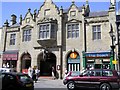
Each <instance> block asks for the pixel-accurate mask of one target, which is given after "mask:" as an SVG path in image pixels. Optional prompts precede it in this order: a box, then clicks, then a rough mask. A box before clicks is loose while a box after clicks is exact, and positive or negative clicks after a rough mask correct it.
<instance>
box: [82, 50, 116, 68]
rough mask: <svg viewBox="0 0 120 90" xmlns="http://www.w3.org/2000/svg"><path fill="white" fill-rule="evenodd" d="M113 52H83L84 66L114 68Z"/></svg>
mask: <svg viewBox="0 0 120 90" xmlns="http://www.w3.org/2000/svg"><path fill="white" fill-rule="evenodd" d="M112 59H113V56H112V55H111V52H83V67H84V68H89V69H113V68H114V65H113V63H112Z"/></svg>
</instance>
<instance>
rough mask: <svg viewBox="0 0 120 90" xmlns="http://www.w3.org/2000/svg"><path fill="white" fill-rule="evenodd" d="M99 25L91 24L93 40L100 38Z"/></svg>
mask: <svg viewBox="0 0 120 90" xmlns="http://www.w3.org/2000/svg"><path fill="white" fill-rule="evenodd" d="M101 36H102V35H101V25H93V26H92V39H93V40H101V39H102V37H101Z"/></svg>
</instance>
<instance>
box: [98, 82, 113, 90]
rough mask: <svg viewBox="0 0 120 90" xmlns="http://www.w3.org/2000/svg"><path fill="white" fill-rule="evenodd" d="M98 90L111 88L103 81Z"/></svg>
mask: <svg viewBox="0 0 120 90" xmlns="http://www.w3.org/2000/svg"><path fill="white" fill-rule="evenodd" d="M100 90H111V87H110V85H109V84H107V83H103V84H101V85H100Z"/></svg>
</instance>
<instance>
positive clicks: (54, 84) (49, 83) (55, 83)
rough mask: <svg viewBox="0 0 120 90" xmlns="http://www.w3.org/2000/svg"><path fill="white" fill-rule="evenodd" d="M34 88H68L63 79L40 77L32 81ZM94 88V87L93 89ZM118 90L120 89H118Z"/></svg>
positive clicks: (60, 89)
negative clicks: (34, 81)
mask: <svg viewBox="0 0 120 90" xmlns="http://www.w3.org/2000/svg"><path fill="white" fill-rule="evenodd" d="M34 87H35V89H34V90H68V89H67V86H66V85H63V80H59V79H56V80H52V79H46V78H40V79H39V80H38V81H37V83H34ZM77 90H93V89H79V88H77ZM94 90H96V89H94ZM119 90H120V89H119Z"/></svg>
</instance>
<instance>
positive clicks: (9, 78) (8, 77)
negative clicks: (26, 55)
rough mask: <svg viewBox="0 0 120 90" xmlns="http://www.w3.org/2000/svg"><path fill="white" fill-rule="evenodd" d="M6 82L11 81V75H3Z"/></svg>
mask: <svg viewBox="0 0 120 90" xmlns="http://www.w3.org/2000/svg"><path fill="white" fill-rule="evenodd" d="M5 79H6V80H13V79H14V77H13V76H12V75H5Z"/></svg>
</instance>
